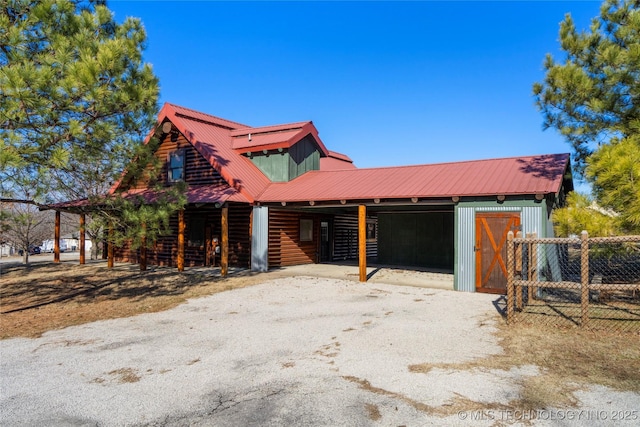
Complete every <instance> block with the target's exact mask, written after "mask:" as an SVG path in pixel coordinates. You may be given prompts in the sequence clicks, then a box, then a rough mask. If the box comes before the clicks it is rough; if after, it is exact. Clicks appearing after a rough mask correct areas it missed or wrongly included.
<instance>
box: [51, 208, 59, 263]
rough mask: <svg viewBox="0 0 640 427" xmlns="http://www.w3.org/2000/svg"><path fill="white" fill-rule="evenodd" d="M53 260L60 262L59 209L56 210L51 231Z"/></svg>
mask: <svg viewBox="0 0 640 427" xmlns="http://www.w3.org/2000/svg"><path fill="white" fill-rule="evenodd" d="M53 262H60V211H56V223H55V228H54V231H53Z"/></svg>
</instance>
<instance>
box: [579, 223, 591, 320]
mask: <svg viewBox="0 0 640 427" xmlns="http://www.w3.org/2000/svg"><path fill="white" fill-rule="evenodd" d="M580 240H581V244H580V273H581V274H580V285H581V291H582V292H581V298H580V305H581V311H582V317H581V320H580V326H582V327H585V326H587V324H588V323H589V233H587V231H586V230H583V231H582V233H580Z"/></svg>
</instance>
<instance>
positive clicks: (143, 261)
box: [140, 224, 147, 271]
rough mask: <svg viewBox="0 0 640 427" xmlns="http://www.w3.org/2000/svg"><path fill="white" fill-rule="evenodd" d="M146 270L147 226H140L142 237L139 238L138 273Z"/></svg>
mask: <svg viewBox="0 0 640 427" xmlns="http://www.w3.org/2000/svg"><path fill="white" fill-rule="evenodd" d="M146 270H147V226H146V224H142V237H141V238H140V271H146Z"/></svg>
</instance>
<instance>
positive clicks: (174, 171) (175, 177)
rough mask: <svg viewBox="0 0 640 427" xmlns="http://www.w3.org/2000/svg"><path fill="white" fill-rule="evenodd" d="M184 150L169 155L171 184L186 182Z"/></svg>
mask: <svg viewBox="0 0 640 427" xmlns="http://www.w3.org/2000/svg"><path fill="white" fill-rule="evenodd" d="M184 160H185V155H184V150H176V151H174V152H173V153H169V165H168V166H169V167H168V171H169V182H177V181H183V180H184V163H185V161H184Z"/></svg>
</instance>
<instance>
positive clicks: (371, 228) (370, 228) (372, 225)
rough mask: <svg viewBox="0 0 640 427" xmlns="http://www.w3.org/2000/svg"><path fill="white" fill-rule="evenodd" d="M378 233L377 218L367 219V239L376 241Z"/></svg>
mask: <svg viewBox="0 0 640 427" xmlns="http://www.w3.org/2000/svg"><path fill="white" fill-rule="evenodd" d="M377 235H378V224H376V221H375V220H369V219H368V220H367V241H368V242H374V241H375V240H376V237H377Z"/></svg>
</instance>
